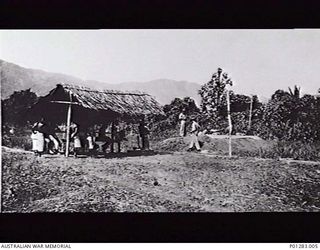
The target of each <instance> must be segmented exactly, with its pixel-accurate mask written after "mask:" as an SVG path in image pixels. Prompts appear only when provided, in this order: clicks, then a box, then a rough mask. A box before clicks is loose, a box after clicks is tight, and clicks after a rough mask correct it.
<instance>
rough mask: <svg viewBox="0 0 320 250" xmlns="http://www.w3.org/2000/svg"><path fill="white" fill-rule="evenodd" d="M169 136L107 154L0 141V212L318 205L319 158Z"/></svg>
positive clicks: (220, 209) (308, 207)
mask: <svg viewBox="0 0 320 250" xmlns="http://www.w3.org/2000/svg"><path fill="white" fill-rule="evenodd" d="M258 143H260V144H261V143H262V142H261V141H259V142H258ZM176 144H179V145H182V148H183V149H184V148H185V147H187V146H188V145H187V144H186V143H183V141H181V139H177V143H176ZM176 144H175V146H172V145H173V143H172V142H168V141H166V142H161V143H160V144H159V145H160V146H159V145H158V148H161V147H162V148H163V147H165V146H166V147H169V148H170V149H171V147H173V148H175V151H171V152H163V153H161V154H155V155H150V156H131V157H121V158H111V159H105V158H73V157H69V158H65V157H63V156H60V155H59V156H58V155H56V156H44V157H41V158H35V157H34V155H33V154H32V153H31V152H28V151H24V150H19V149H10V148H6V147H2V167H3V184H2V187H3V188H2V194H3V195H2V197H3V207H2V208H3V212H250V211H262V212H264V211H320V199H319V197H320V162H319V164H317V163H313V164H309V163H301V162H287V161H279V160H271V159H270V160H269V159H257V158H253V157H232V158H228V157H226V156H218V155H214V154H210V153H204V154H202V153H194V152H185V150H179V147H178V146H177V145H176ZM242 144H243V143H242ZM168 145H169V146H168ZM170 145H171V146H170ZM216 145H218V144H216ZM243 146H246V145H243Z"/></svg>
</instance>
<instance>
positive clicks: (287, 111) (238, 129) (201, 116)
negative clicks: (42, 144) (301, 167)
mask: <svg viewBox="0 0 320 250" xmlns="http://www.w3.org/2000/svg"><path fill="white" fill-rule="evenodd" d="M228 83H229V84H230V83H232V80H231V79H230V78H229V76H228V74H227V73H225V72H223V71H222V70H221V69H218V71H217V72H216V73H214V74H213V75H212V78H211V80H210V81H209V82H208V83H205V84H204V85H203V86H202V87H201V89H200V90H199V95H200V96H201V106H200V108H199V107H197V105H196V104H195V102H194V100H193V99H192V98H190V97H185V98H182V99H180V98H175V99H174V100H173V101H172V102H171V103H169V104H167V105H165V106H164V112H165V114H166V115H165V116H149V117H148V119H149V126H150V128H151V136H152V139H155V140H158V139H163V138H168V137H172V136H177V135H178V126H179V120H178V116H179V113H180V112H181V110H182V109H183V108H184V109H186V113H187V117H188V118H190V117H191V116H196V117H197V118H198V121H199V123H200V125H201V126H202V128H203V129H207V130H216V131H221V133H226V132H227V131H228V123H227V104H226V94H225V93H226V86H227V85H228ZM319 93H320V92H319ZM37 99H38V97H37V95H36V94H35V93H33V92H31V91H30V89H27V90H23V91H19V92H14V93H13V94H12V95H11V96H10V97H9V98H7V99H6V100H2V102H1V104H2V134H3V137H2V140H3V141H2V142H3V144H4V145H8V146H20V147H24V148H25V149H29V148H30V145H29V144H30V142H27V140H25V138H24V135H23V131H25V129H22V128H25V127H30V122H32V119H33V118H32V115H31V112H30V110H31V107H32V105H33V104H34V103H35V102H36V101H37ZM230 102H231V117H232V123H233V131H232V133H233V134H236V133H241V134H247V135H257V136H260V137H262V138H263V139H267V140H276V141H278V143H277V145H278V146H277V148H276V149H275V151H279V155H282V156H286V157H294V158H301V159H307V160H309V159H319V158H320V156H319V153H318V152H319V148H320V123H319V118H320V98H319V96H317V95H303V96H301V93H300V88H299V87H297V86H294V88H293V89H291V88H288V91H285V90H277V91H275V93H274V94H273V95H272V96H271V98H270V100H269V101H268V102H267V103H261V102H260V101H259V99H258V97H257V96H255V95H254V96H247V95H241V94H237V93H235V92H233V91H230ZM250 108H251V112H250ZM250 114H251V123H250V122H249V120H250ZM189 121H190V120H188V122H187V124H188V126H190V122H189ZM249 123H250V124H249ZM12 128H17V129H16V131H15V136H16V137H15V138H11V139H10V140H8V134H9V130H10V129H12ZM19 132H20V135H19ZM19 136H20V137H21V138H22V139H21V140H22V141H21V140H19V139H17V137H19Z"/></svg>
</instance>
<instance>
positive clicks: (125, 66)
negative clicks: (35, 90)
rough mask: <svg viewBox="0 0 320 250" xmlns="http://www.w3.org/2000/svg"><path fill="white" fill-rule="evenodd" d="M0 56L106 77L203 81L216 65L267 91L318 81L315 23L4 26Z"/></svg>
mask: <svg viewBox="0 0 320 250" xmlns="http://www.w3.org/2000/svg"><path fill="white" fill-rule="evenodd" d="M0 35H1V36H0V49H1V50H0V58H1V59H3V60H6V61H9V62H12V63H16V64H18V65H20V66H23V67H27V68H37V69H42V70H45V71H50V72H57V73H64V74H69V75H73V76H76V77H79V78H82V79H90V80H98V81H103V82H107V83H120V82H126V81H149V80H154V79H159V78H168V79H173V80H186V81H190V82H196V83H199V84H203V83H205V82H207V81H208V80H210V78H211V75H212V73H213V72H214V71H215V70H216V69H217V68H218V67H221V68H223V69H224V70H225V71H227V72H228V73H229V74H230V75H231V77H232V79H233V81H234V83H235V87H234V90H235V91H236V92H239V93H245V94H251V93H253V94H259V95H263V96H266V97H269V96H270V95H271V94H272V93H273V92H274V91H275V90H277V89H279V88H281V89H287V88H288V86H293V85H294V84H298V85H300V86H301V87H302V90H303V92H305V93H313V94H315V93H316V90H317V89H318V88H320V75H319V74H320V30H75V31H73V30H63V31H61V30H32V31H28V30H26V31H20V30H8V31H0Z"/></svg>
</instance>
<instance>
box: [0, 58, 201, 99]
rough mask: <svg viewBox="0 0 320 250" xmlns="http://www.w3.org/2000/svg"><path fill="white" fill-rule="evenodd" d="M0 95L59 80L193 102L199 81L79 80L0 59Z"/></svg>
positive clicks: (43, 88) (42, 89)
mask: <svg viewBox="0 0 320 250" xmlns="http://www.w3.org/2000/svg"><path fill="white" fill-rule="evenodd" d="M0 74H1V78H0V80H1V99H5V98H8V97H9V96H10V95H11V94H12V93H13V92H14V91H20V90H24V89H28V88H30V89H31V90H32V91H34V92H35V93H36V94H37V95H39V96H42V95H45V94H47V93H48V92H49V91H50V90H51V89H53V88H54V87H55V86H56V84H58V83H60V82H64V83H69V84H77V85H83V86H86V87H91V88H99V89H113V90H121V91H134V90H138V91H142V92H146V93H148V94H150V95H152V96H154V97H155V99H156V100H157V101H158V102H160V103H161V104H168V103H170V102H171V101H172V100H173V99H174V98H176V97H179V98H183V97H186V96H189V97H191V98H193V99H194V100H195V101H196V103H197V104H199V103H200V96H199V95H198V93H197V92H198V89H200V85H199V84H197V83H193V82H188V81H178V80H171V79H166V78H160V79H154V80H151V81H147V82H139V81H129V82H122V83H117V84H111V83H106V82H102V81H97V80H83V79H81V78H79V77H75V76H71V75H66V74H62V73H52V72H48V71H44V70H41V69H33V68H26V67H22V66H19V65H17V64H14V63H11V62H7V61H4V60H1V59H0Z"/></svg>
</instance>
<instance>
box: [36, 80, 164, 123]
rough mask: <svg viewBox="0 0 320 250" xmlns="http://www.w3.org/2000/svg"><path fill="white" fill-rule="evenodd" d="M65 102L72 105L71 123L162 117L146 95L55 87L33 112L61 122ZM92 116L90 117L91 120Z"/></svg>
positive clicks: (69, 86) (161, 112)
mask: <svg viewBox="0 0 320 250" xmlns="http://www.w3.org/2000/svg"><path fill="white" fill-rule="evenodd" d="M67 102H72V104H73V105H72V106H73V114H74V115H73V117H74V119H75V120H79V119H81V120H83V119H90V120H97V119H98V120H99V119H100V120H101V118H102V116H103V118H108V119H112V118H114V117H125V118H128V119H135V118H138V117H141V116H143V115H149V114H159V115H160V114H162V115H163V114H164V112H163V110H162V106H161V105H160V104H159V103H158V102H157V101H156V100H155V99H154V98H153V97H151V96H150V95H149V94H146V93H141V92H121V91H114V90H96V89H91V88H88V87H83V86H77V85H71V84H64V83H60V84H57V86H56V88H54V89H53V90H51V91H50V92H49V94H48V95H46V96H44V97H41V98H40V100H39V102H38V103H37V104H36V107H35V110H37V113H39V115H42V114H43V115H44V116H50V117H53V118H55V120H60V119H59V118H58V117H61V118H62V120H61V121H63V120H64V121H65V115H63V114H61V113H64V114H65V112H66V107H65V106H66V105H61V104H67ZM93 116H94V117H93Z"/></svg>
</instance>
